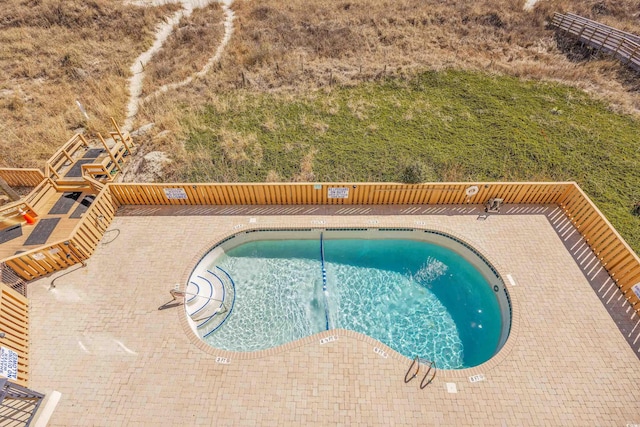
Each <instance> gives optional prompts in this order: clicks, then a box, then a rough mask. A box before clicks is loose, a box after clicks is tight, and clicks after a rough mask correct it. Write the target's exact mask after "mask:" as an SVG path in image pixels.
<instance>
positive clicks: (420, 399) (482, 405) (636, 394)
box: [28, 205, 640, 426]
mask: <svg viewBox="0 0 640 427" xmlns="http://www.w3.org/2000/svg"><path fill="white" fill-rule="evenodd" d="M481 213H482V210H481V208H480V207H479V206H464V207H459V208H454V207H446V206H438V207H429V206H379V207H372V206H286V207H278V206H266V207H265V206H262V207H261V206H244V207H243V206H236V207H225V206H218V207H207V206H199V207H189V206H181V207H160V206H146V207H145V206H143V207H132V206H125V207H123V208H121V209H120V211H119V212H118V215H117V216H116V218H115V219H114V221H113V222H112V224H111V226H110V227H109V229H108V231H107V233H106V234H105V236H104V238H103V240H102V243H101V244H100V246H99V247H98V249H97V250H96V252H95V254H94V255H93V256H92V257H91V258H90V259H89V260H88V262H87V267H86V268H79V269H78V270H77V271H73V272H71V273H69V274H66V275H64V276H62V277H60V278H59V279H56V281H55V287H52V286H51V282H52V279H54V278H55V277H58V276H61V274H63V273H67V272H69V271H72V270H74V269H77V268H78V267H77V266H74V267H71V268H69V269H67V270H66V271H64V272H62V273H56V274H54V275H52V276H49V277H45V278H43V279H40V280H38V281H35V282H32V283H30V284H29V288H28V297H29V300H30V303H31V311H30V325H31V326H30V334H31V348H30V350H31V355H30V356H31V380H30V388H32V389H34V390H37V391H40V392H44V393H49V392H51V391H53V390H57V391H59V392H61V393H62V399H61V400H60V403H59V405H58V407H57V409H56V412H55V413H54V415H53V417H52V419H51V425H60V426H70V425H81V426H89V425H97V426H100V425H104V426H113V425H128V426H135V425H150V426H160V425H213V424H216V425H256V424H258V425H273V426H283V425H304V424H307V423H311V422H313V423H316V424H319V425H349V426H351V425H362V426H370V425H473V426H479V425H487V426H496V425H508V426H524V425H553V426H572V425H575V426H596V425H597V426H606V425H611V426H625V425H628V424H640V387H638V383H639V379H640V360H639V358H638V347H640V343H639V342H638V341H639V340H638V339H637V338H634V337H635V336H636V335H634V334H639V333H640V331H639V330H638V329H639V328H640V326H637V321H638V319H637V317H632V316H631V314H630V313H629V315H628V317H629V318H628V319H625V313H624V308H623V307H622V306H621V308H620V310H621V311H622V314H621V315H620V319H616V320H615V321H614V318H612V316H611V315H610V314H609V312H608V311H607V308H606V307H605V305H603V303H602V302H601V299H605V300H608V302H609V303H612V304H614V305H615V304H616V303H617V301H618V300H619V297H618V296H617V295H616V294H614V293H610V294H607V293H608V292H610V290H609V288H610V287H611V285H610V284H609V285H607V283H606V279H601V278H600V276H598V268H597V266H596V265H595V264H594V263H593V259H592V258H593V256H592V255H591V254H590V252H589V251H586V252H584V251H579V250H578V249H579V247H577V246H576V245H578V244H579V242H578V240H576V239H577V233H575V232H574V231H573V228H572V226H570V225H567V222H566V221H565V220H564V217H563V216H562V214H561V212H560V210H559V208H557V207H556V206H555V205H554V206H531V207H523V206H520V207H509V206H507V207H505V208H504V209H503V213H501V214H496V215H491V216H489V217H488V218H487V219H484V220H482V219H478V216H479V215H480V214H481ZM250 219H254V220H255V221H251V222H250ZM353 226H368V227H416V228H434V229H439V230H443V231H447V232H450V233H452V234H455V235H456V236H459V237H461V238H463V239H465V240H466V241H467V242H468V243H470V244H472V245H473V246H475V247H476V248H477V249H478V250H480V251H481V252H482V253H483V254H485V255H486V256H487V257H488V259H490V260H491V261H492V262H493V263H494V264H495V265H496V267H497V268H498V270H499V271H500V272H501V273H503V274H510V275H511V276H512V277H513V279H514V281H515V283H516V285H515V286H511V285H510V284H509V283H507V286H508V288H509V292H510V295H511V297H512V300H513V302H514V319H513V328H512V334H511V336H510V338H509V340H508V341H507V344H506V346H505V348H504V349H503V350H502V351H501V352H500V354H499V355H498V356H497V357H496V358H494V359H492V360H490V361H489V362H487V363H485V364H483V365H481V366H479V367H477V368H472V369H469V370H462V371H441V372H439V373H438V376H437V377H436V379H435V381H434V383H433V384H431V385H430V386H428V387H427V388H425V389H424V390H420V389H419V387H418V381H416V380H414V381H412V382H410V383H408V384H405V383H404V381H403V379H404V375H405V372H406V371H407V368H408V367H409V364H410V360H409V359H407V358H405V357H403V356H401V355H399V354H397V353H395V352H394V351H393V350H391V349H389V348H388V347H386V346H384V345H382V344H380V343H377V342H375V341H374V340H372V339H370V338H367V337H364V336H362V335H358V334H356V333H353V332H350V331H344V330H334V331H329V332H327V333H325V334H320V335H316V336H313V337H309V338H306V339H303V340H300V341H296V342H294V343H290V344H288V345H285V346H282V347H278V348H276V349H273V350H269V351H266V352H261V353H260V355H257V356H256V355H251V354H249V355H246V354H245V355H239V354H233V353H230V352H224V351H218V350H215V349H212V348H210V347H208V346H206V345H205V344H204V343H202V342H201V341H199V340H198V338H197V337H195V336H194V335H193V333H192V332H191V331H190V330H188V329H187V328H186V327H185V323H186V322H185V321H184V311H183V308H182V307H177V308H172V309H167V310H158V307H159V306H161V305H162V304H163V303H166V302H167V301H168V300H170V299H171V298H170V295H169V292H168V291H169V289H171V288H172V287H173V286H174V284H175V283H182V282H183V281H184V280H186V276H187V274H188V272H189V271H190V270H191V268H193V266H194V265H195V263H196V262H197V260H198V259H199V257H200V256H201V254H202V253H203V252H204V251H206V250H207V249H208V248H210V247H211V246H212V245H213V244H214V243H215V242H216V241H217V240H219V239H220V238H221V237H223V236H226V235H228V234H229V233H230V232H232V231H234V230H237V231H240V230H245V229H249V228H254V227H353ZM571 239H574V240H575V241H576V243H575V244H571V245H569V242H571ZM590 265H591V266H592V267H589V266H590ZM598 280H603V281H602V283H601V284H600V283H597V281H598ZM607 286H608V287H607ZM594 287H596V291H594ZM614 288H615V287H614ZM614 291H617V290H615V289H614ZM599 292H600V293H599ZM602 294H604V296H603V295H602ZM616 298H617V299H616ZM616 321H618V322H625V321H626V322H627V324H628V325H630V326H624V325H622V324H621V323H620V324H619V325H616ZM634 322H635V323H634ZM634 324H635V325H636V326H637V327H636V329H635V330H634V329H633V328H634V326H633V325H634ZM625 328H626V329H625ZM621 330H623V331H625V334H626V336H625V335H624V334H623V333H621ZM328 335H334V336H337V337H338V339H337V340H336V341H333V342H329V343H326V344H320V339H321V338H322V337H325V336H328ZM628 341H630V342H631V343H632V344H633V343H634V342H635V343H636V345H635V347H632V346H631V345H630V344H629V342H628ZM374 347H378V348H380V349H383V350H384V352H385V353H386V355H387V356H388V357H383V355H380V353H379V352H374ZM220 362H228V363H220ZM477 374H482V375H483V376H484V378H485V379H484V380H483V381H478V382H470V380H469V377H470V376H472V375H477ZM450 384H455V388H456V391H457V393H450V392H449V391H448V388H449V389H450V388H451V387H452V386H451V385H450Z"/></svg>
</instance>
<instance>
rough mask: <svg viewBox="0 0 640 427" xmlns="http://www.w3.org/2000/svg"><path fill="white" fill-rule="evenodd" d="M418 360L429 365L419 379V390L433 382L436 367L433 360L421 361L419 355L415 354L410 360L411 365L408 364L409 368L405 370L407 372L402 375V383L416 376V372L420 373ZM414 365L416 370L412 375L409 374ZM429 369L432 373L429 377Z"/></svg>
mask: <svg viewBox="0 0 640 427" xmlns="http://www.w3.org/2000/svg"><path fill="white" fill-rule="evenodd" d="M420 362H424V363H425V364H426V365H429V368H428V369H427V372H426V373H425V374H424V377H422V381H420V390H424V389H425V388H426V387H427V386H428V385H429V384H431V383H432V382H433V380H434V379H435V377H436V373H437V369H436V362H435V361H430V360H424V361H423V360H422V359H420V356H416V357H415V358H414V359H413V360H412V361H411V365H409V369H408V370H407V373H406V374H405V375H404V383H405V384H407V383H408V382H409V381H411V380H413V379H414V378H416V377H417V376H418V374H419V373H420ZM414 366H415V367H416V372H415V373H414V374H413V375H411V376H409V375H410V374H411V371H412V370H413V367H414ZM431 371H433V375H431V377H429V374H430V373H431Z"/></svg>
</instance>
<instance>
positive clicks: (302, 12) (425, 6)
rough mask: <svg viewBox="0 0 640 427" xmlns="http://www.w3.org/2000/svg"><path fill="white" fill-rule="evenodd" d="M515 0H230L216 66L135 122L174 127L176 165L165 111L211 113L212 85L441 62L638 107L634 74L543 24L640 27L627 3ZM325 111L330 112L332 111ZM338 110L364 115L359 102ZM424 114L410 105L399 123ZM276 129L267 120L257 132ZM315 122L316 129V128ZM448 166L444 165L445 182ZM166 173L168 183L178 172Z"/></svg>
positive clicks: (268, 83) (359, 75)
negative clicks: (230, 21) (560, 17)
mask: <svg viewBox="0 0 640 427" xmlns="http://www.w3.org/2000/svg"><path fill="white" fill-rule="evenodd" d="M523 5H524V1H523V2H505V1H503V0H501V1H496V0H479V1H473V2H471V1H462V2H460V1H455V2H454V1H441V0H426V1H425V0H399V1H396V2H382V1H379V0H348V1H339V2H333V1H327V0H319V1H314V2H309V1H307V0H290V1H287V2H282V1H280V0H265V1H261V2H259V3H256V2H251V1H246V0H236V2H235V3H234V4H233V9H234V11H235V14H236V20H235V23H234V27H235V30H234V33H233V36H232V39H231V42H230V44H229V45H228V47H227V50H226V52H225V54H224V55H223V59H222V61H221V63H220V66H219V67H216V68H215V69H214V70H212V72H210V73H209V74H208V75H207V76H206V77H205V78H203V79H199V80H196V81H194V82H193V83H192V84H191V85H189V87H188V88H183V89H181V90H179V91H173V92H171V93H169V94H167V95H164V96H162V97H161V99H158V100H156V101H154V102H156V106H155V107H154V106H153V105H145V106H144V108H143V109H142V110H143V111H142V114H141V116H140V123H146V122H149V121H153V122H156V123H160V124H161V125H160V126H158V127H157V131H158V132H160V131H162V130H164V129H171V130H172V131H173V135H174V139H173V148H172V151H173V153H174V156H175V157H177V158H178V159H179V160H181V161H179V162H177V163H176V164H175V166H176V167H181V166H180V165H184V162H187V163H188V162H189V161H190V160H189V159H188V156H189V155H188V154H186V153H185V152H184V151H183V150H181V148H182V147H181V141H182V140H183V138H184V135H185V132H186V131H188V129H186V128H185V126H184V125H183V124H181V123H178V122H177V121H176V119H175V116H174V114H175V113H176V112H179V113H180V114H181V115H182V116H184V115H185V114H187V115H190V112H194V111H197V110H199V109H200V107H199V106H200V105H204V104H209V105H214V106H215V107H214V108H215V109H217V110H220V108H219V107H220V106H219V105H217V104H218V103H219V102H221V101H220V99H219V98H218V94H220V93H222V92H227V91H230V90H234V89H236V88H240V87H242V88H245V89H248V90H249V91H253V92H265V91H267V92H271V91H279V92H282V93H290V94H292V100H293V99H295V97H299V96H307V97H308V96H313V95H312V94H313V92H314V91H315V90H318V89H321V90H328V91H330V90H331V88H332V86H337V85H347V86H350V85H357V84H359V83H360V82H363V81H371V80H375V79H379V78H382V77H385V76H390V75H394V76H401V77H403V76H405V77H410V76H413V75H415V73H417V72H420V71H424V70H425V69H435V70H441V69H448V68H461V69H467V70H480V71H483V72H489V73H495V74H505V75H513V76H517V77H521V78H525V79H532V80H548V81H557V82H561V83H565V84H569V85H572V86H575V87H578V88H580V89H583V90H585V91H587V92H589V93H591V94H592V95H594V96H595V97H597V98H599V99H601V100H604V101H605V102H607V103H608V104H609V105H611V108H612V109H614V110H617V111H623V112H627V113H632V114H636V115H637V114H638V113H639V112H640V97H639V96H638V93H639V92H640V79H638V74H637V73H634V72H632V71H629V70H628V69H626V68H625V67H624V66H622V65H620V64H619V63H617V62H616V61H614V60H611V59H608V58H606V57H596V58H593V57H580V56H576V54H575V44H574V43H572V42H567V40H565V39H563V38H561V37H557V36H556V34H555V32H554V31H553V30H552V29H549V28H548V27H547V23H548V21H549V20H550V18H551V16H552V15H553V12H556V11H559V12H574V13H578V14H581V15H583V16H585V17H588V18H591V19H595V20H598V21H601V22H603V23H606V24H609V25H612V26H616V27H618V28H620V29H623V30H626V31H630V32H634V33H637V34H640V23H639V22H638V3H637V0H622V1H617V2H614V1H612V0H602V1H587V2H584V1H577V0H572V1H567V0H544V1H541V2H539V3H538V4H537V5H536V7H535V8H534V10H533V11H532V12H527V11H524V10H523ZM207 28H208V30H211V31H213V30H214V29H215V30H216V31H218V30H219V26H216V25H211V26H209V27H207ZM216 34H218V33H216ZM214 39H215V37H212V38H210V39H209V40H214ZM203 49H204V48H203ZM212 49H213V47H212ZM187 62H188V61H187ZM225 102H226V101H225ZM151 104H152V103H151ZM230 108H233V107H232V106H231V107H230ZM327 108H328V109H329V110H330V112H331V113H332V114H339V111H340V107H339V106H337V105H331V106H327ZM348 108H349V109H350V110H351V111H355V112H356V113H357V114H359V116H360V117H362V119H363V120H366V119H367V117H368V114H369V113H368V111H367V110H368V109H367V105H366V103H365V104H363V105H355V104H351V105H349V107H348ZM428 110H429V108H428V106H416V108H415V111H412V112H410V113H408V115H407V117H406V120H412V119H413V118H414V117H418V116H419V115H421V114H425V112H428ZM442 119H443V120H446V117H444V116H443V117H442ZM282 125H283V124H281V123H276V122H274V121H273V120H272V119H270V118H267V119H266V120H265V121H264V123H263V125H262V127H263V129H265V130H269V129H273V130H275V129H277V128H278V127H279V126H282ZM317 126H318V131H319V132H323V126H322V124H320V123H319V124H317ZM372 131H375V129H372ZM181 162H182V163H181ZM456 169H457V168H456V165H451V173H450V174H449V175H450V177H451V178H452V179H453V178H455V177H456V176H458V174H456V173H455V171H456ZM174 172H176V173H174V174H172V175H170V176H169V177H168V178H170V177H171V176H178V173H177V171H174ZM274 176H275V175H274ZM272 178H273V176H272Z"/></svg>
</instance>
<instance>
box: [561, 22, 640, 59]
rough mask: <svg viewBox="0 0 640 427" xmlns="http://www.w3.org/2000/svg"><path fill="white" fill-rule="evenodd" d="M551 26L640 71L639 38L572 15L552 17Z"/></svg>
mask: <svg viewBox="0 0 640 427" xmlns="http://www.w3.org/2000/svg"><path fill="white" fill-rule="evenodd" d="M551 25H552V26H553V27H555V28H557V29H558V30H561V31H564V32H565V33H567V34H570V35H571V36H574V37H576V38H577V39H578V40H579V41H580V42H582V43H584V44H586V45H588V46H591V47H593V48H595V49H597V52H603V53H606V54H608V55H611V56H613V57H614V58H616V59H618V60H619V61H620V62H622V63H623V64H625V65H628V66H629V67H631V68H633V69H634V70H636V71H640V36H637V35H635V34H631V33H627V32H625V31H621V30H618V29H616V28H613V27H609V26H607V25H604V24H601V23H599V22H596V21H592V20H590V19H587V18H583V17H581V16H578V15H574V14H572V13H567V14H561V13H556V14H554V15H553V19H552V21H551Z"/></svg>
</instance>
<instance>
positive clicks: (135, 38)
mask: <svg viewBox="0 0 640 427" xmlns="http://www.w3.org/2000/svg"><path fill="white" fill-rule="evenodd" d="M173 9H175V7H174V6H171V7H168V6H165V7H162V8H154V9H142V8H138V7H134V6H125V5H124V4H122V2H116V1H107V0H90V1H84V0H83V1H80V0H65V1H62V2H61V1H54V0H31V1H19V0H8V1H5V2H3V4H2V17H0V73H1V75H2V76H3V79H2V80H0V131H2V135H3V137H2V138H1V139H0V153H2V155H1V156H0V166H11V167H33V166H36V167H42V165H43V162H44V161H45V160H46V159H47V158H48V157H49V156H50V155H51V154H52V153H53V152H54V151H55V150H57V149H58V148H59V146H60V145H61V144H62V143H64V142H65V141H66V140H67V139H69V137H71V136H72V134H73V130H74V129H77V128H80V127H84V128H87V129H88V130H89V131H92V130H97V131H101V132H104V130H105V126H106V125H107V124H108V123H109V117H110V116H113V117H116V118H117V119H118V120H122V119H123V115H124V111H125V108H124V106H125V105H126V102H127V96H128V93H127V88H126V83H127V79H128V77H129V68H130V66H131V63H132V62H133V60H134V59H135V57H136V56H138V55H139V53H140V52H142V51H143V50H145V49H146V48H147V47H148V46H149V45H150V44H151V41H152V39H153V30H154V28H155V25H156V24H157V23H158V22H160V19H161V17H162V16H164V15H166V14H168V13H169V12H170V10H173ZM76 100H78V101H80V102H81V104H82V105H83V106H84V107H85V108H86V110H87V112H88V115H89V120H86V119H85V118H84V116H83V115H82V114H81V112H80V110H79V108H78V106H77V105H76Z"/></svg>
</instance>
